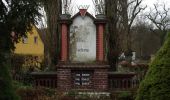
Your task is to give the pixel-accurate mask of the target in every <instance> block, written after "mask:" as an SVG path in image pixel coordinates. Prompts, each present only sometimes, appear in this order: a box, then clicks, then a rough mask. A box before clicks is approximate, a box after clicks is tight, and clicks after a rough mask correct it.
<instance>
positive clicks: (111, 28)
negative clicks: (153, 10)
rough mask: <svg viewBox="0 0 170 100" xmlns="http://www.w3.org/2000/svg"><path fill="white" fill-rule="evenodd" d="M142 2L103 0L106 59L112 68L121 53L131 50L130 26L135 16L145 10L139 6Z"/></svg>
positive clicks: (135, 0)
mask: <svg viewBox="0 0 170 100" xmlns="http://www.w3.org/2000/svg"><path fill="white" fill-rule="evenodd" d="M142 1H143V0H105V11H106V17H107V19H108V24H107V27H108V28H107V29H108V30H107V36H106V37H107V40H108V41H107V43H108V44H107V45H108V59H109V62H111V65H113V66H115V63H116V62H117V57H118V55H119V53H120V52H121V51H125V50H129V49H131V28H132V25H133V23H134V20H135V18H136V16H137V15H138V14H139V13H140V12H141V11H142V10H144V9H145V8H146V6H145V7H142V6H141V3H142ZM113 54H114V55H113ZM115 54H116V55H115ZM113 60H114V61H113Z"/></svg>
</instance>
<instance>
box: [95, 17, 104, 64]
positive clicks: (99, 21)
mask: <svg viewBox="0 0 170 100" xmlns="http://www.w3.org/2000/svg"><path fill="white" fill-rule="evenodd" d="M95 23H96V26H97V34H96V35H97V37H96V60H97V61H99V62H102V61H104V27H105V24H106V20H105V16H104V15H97V16H96V20H95Z"/></svg>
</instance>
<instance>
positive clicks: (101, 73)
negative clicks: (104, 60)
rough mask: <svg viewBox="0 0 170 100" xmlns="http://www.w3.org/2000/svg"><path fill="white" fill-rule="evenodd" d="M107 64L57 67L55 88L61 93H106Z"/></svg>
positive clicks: (60, 65)
mask: <svg viewBox="0 0 170 100" xmlns="http://www.w3.org/2000/svg"><path fill="white" fill-rule="evenodd" d="M108 68H109V65H107V64H76V63H69V64H62V63H59V64H58V66H57V73H58V74H57V86H58V89H59V90H61V91H70V90H78V91H107V90H108Z"/></svg>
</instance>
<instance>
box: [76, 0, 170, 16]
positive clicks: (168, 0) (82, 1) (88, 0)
mask: <svg viewBox="0 0 170 100" xmlns="http://www.w3.org/2000/svg"><path fill="white" fill-rule="evenodd" d="M156 2H159V3H161V2H165V4H167V7H168V6H169V7H170V0H143V3H142V5H147V9H146V10H149V8H150V7H151V8H153V4H154V3H156ZM73 3H74V5H90V8H89V9H88V12H90V13H92V14H93V15H94V5H93V2H92V0H73ZM76 9H77V10H76V11H74V13H76V12H77V11H78V8H77V7H76Z"/></svg>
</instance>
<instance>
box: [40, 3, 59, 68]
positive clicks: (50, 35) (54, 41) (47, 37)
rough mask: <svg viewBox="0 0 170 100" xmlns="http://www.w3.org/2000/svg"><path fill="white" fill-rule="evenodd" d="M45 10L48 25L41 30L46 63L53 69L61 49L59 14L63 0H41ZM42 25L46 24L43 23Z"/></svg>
mask: <svg viewBox="0 0 170 100" xmlns="http://www.w3.org/2000/svg"><path fill="white" fill-rule="evenodd" d="M40 2H41V3H42V6H43V7H44V10H45V15H46V16H45V18H44V19H45V20H43V21H46V22H45V23H46V24H47V27H46V28H45V29H42V30H41V34H40V35H41V37H43V41H44V46H45V48H44V49H45V50H44V52H45V57H44V58H45V64H46V66H47V67H49V68H51V69H53V66H55V64H56V63H57V61H58V58H59V49H60V38H59V37H60V36H59V35H60V34H59V29H60V28H59V23H58V20H59V16H60V14H61V11H62V9H61V0H42V1H40ZM41 25H44V24H43V23H42V24H41ZM45 26H46V25H45Z"/></svg>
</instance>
